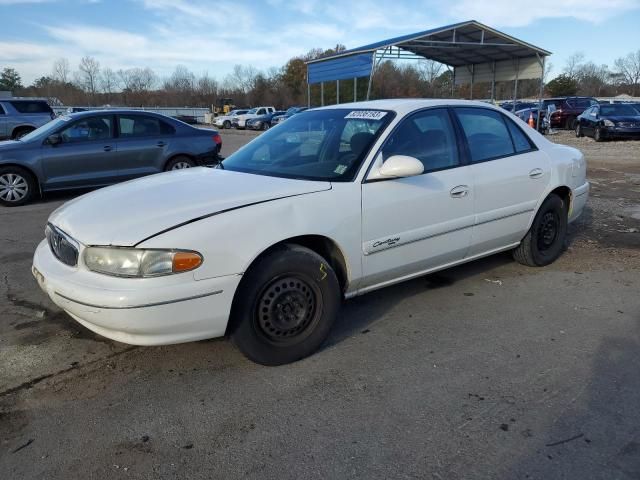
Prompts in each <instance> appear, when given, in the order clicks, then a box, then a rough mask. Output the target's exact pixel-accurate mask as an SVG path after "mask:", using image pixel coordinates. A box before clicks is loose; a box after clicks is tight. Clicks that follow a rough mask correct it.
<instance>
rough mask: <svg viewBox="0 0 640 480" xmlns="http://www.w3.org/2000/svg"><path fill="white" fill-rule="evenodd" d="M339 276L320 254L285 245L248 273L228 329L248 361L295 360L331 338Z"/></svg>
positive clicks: (339, 295)
mask: <svg viewBox="0 0 640 480" xmlns="http://www.w3.org/2000/svg"><path fill="white" fill-rule="evenodd" d="M340 300H341V294H340V286H339V283H338V280H337V278H336V275H335V272H334V271H333V269H332V268H331V266H330V265H329V263H328V262H327V261H326V260H325V259H324V258H323V257H321V256H320V255H318V254H317V253H315V252H313V251H312V250H309V249H307V248H305V247H301V246H299V245H289V244H287V245H281V246H278V247H276V248H274V249H272V250H270V251H268V252H267V253H266V254H264V255H263V256H262V257H260V258H259V259H258V260H256V262H254V264H253V265H252V266H251V267H250V268H249V270H248V271H247V272H246V273H245V275H244V277H243V279H242V281H241V282H240V285H239V286H238V289H237V291H236V295H235V297H234V300H233V306H232V309H231V320H230V324H229V328H228V331H229V333H230V335H231V338H232V340H233V341H234V343H235V344H236V345H237V346H238V348H240V350H241V351H242V353H244V354H245V355H246V356H247V357H248V358H249V359H251V360H253V361H254V362H256V363H260V364H263V365H282V364H285V363H290V362H295V361H296V360H299V359H301V358H304V357H306V356H308V355H310V354H312V353H313V352H315V351H316V350H317V349H318V348H319V347H320V345H321V344H322V342H323V341H324V340H325V339H326V337H327V335H328V334H329V331H330V329H331V326H332V325H333V322H334V320H335V318H336V316H337V313H338V310H339V307H340Z"/></svg>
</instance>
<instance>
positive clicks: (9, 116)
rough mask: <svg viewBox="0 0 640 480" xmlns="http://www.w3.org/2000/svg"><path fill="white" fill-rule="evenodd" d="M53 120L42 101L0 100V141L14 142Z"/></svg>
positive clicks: (53, 116) (50, 111) (49, 110)
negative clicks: (11, 140) (8, 140)
mask: <svg viewBox="0 0 640 480" xmlns="http://www.w3.org/2000/svg"><path fill="white" fill-rule="evenodd" d="M54 118H56V115H55V114H54V113H53V110H51V107H50V106H49V104H48V103H47V102H46V101H44V100H27V99H17V98H7V99H2V98H0V140H5V139H7V138H10V139H13V140H16V139H18V138H20V137H22V136H24V135H26V134H27V133H29V132H32V131H33V130H35V129H36V128H38V127H41V126H42V125H44V124H45V123H47V122H50V121H51V120H53V119H54Z"/></svg>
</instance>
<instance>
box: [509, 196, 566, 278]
mask: <svg viewBox="0 0 640 480" xmlns="http://www.w3.org/2000/svg"><path fill="white" fill-rule="evenodd" d="M567 223H568V205H566V204H565V201H564V200H563V199H562V198H560V197H559V196H558V195H555V194H550V195H549V196H548V197H547V198H546V199H545V201H544V202H542V205H541V206H540V209H539V210H538V213H537V214H536V216H535V218H534V219H533V223H532V225H531V228H530V229H529V231H528V232H527V234H526V235H525V237H524V238H523V239H522V242H520V245H518V247H516V249H515V250H514V251H513V257H514V258H515V260H516V261H517V262H519V263H521V264H523V265H527V266H529V267H543V266H545V265H549V264H550V263H552V262H554V261H555V260H556V259H557V258H558V257H559V256H560V254H561V253H562V250H563V249H564V244H565V240H566V236H567Z"/></svg>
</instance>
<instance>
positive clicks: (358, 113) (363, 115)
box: [344, 110, 387, 120]
mask: <svg viewBox="0 0 640 480" xmlns="http://www.w3.org/2000/svg"><path fill="white" fill-rule="evenodd" d="M386 114H387V112H380V111H377V110H354V111H353V112H349V113H348V114H347V116H346V117H344V118H359V119H362V120H380V119H381V118H384V116H385V115H386Z"/></svg>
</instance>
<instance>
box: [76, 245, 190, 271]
mask: <svg viewBox="0 0 640 480" xmlns="http://www.w3.org/2000/svg"><path fill="white" fill-rule="evenodd" d="M84 263H85V265H86V266H87V268H88V269H89V270H92V271H94V272H98V273H103V274H105V275H113V276H116V277H131V278H145V277H158V276H161V275H171V274H174V273H181V272H188V271H189V270H193V269H195V268H198V267H199V266H200V265H201V264H202V255H200V254H199V253H198V252H191V251H184V250H147V249H140V248H117V247H115V248H114V247H88V248H87V249H85V251H84Z"/></svg>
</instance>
